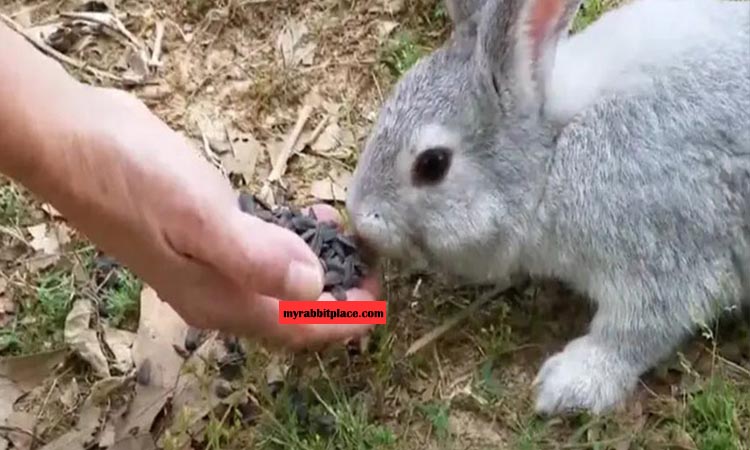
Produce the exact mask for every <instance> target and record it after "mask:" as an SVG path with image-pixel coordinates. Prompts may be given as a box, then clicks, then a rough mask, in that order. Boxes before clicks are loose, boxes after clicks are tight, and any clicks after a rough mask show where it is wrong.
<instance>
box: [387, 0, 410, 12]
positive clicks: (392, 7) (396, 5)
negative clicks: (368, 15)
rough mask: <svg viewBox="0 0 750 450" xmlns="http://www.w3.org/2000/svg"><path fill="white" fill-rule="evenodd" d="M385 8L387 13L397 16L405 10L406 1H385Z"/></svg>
mask: <svg viewBox="0 0 750 450" xmlns="http://www.w3.org/2000/svg"><path fill="white" fill-rule="evenodd" d="M383 3H384V4H383V6H384V8H385V11H386V12H387V13H389V14H397V13H400V12H401V11H403V10H404V6H405V1H404V0H384V1H383Z"/></svg>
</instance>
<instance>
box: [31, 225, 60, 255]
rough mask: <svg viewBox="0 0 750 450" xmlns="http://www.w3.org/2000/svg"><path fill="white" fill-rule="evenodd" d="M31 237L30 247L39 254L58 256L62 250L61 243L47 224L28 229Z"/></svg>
mask: <svg viewBox="0 0 750 450" xmlns="http://www.w3.org/2000/svg"><path fill="white" fill-rule="evenodd" d="M26 231H28V232H29V234H30V235H31V241H30V242H29V245H31V248H33V249H34V250H36V251H38V252H43V253H44V254H45V255H56V254H57V253H58V252H59V250H60V242H59V241H58V240H57V236H56V233H54V232H50V230H49V227H47V224H46V223H40V224H38V225H34V226H31V227H28V228H26Z"/></svg>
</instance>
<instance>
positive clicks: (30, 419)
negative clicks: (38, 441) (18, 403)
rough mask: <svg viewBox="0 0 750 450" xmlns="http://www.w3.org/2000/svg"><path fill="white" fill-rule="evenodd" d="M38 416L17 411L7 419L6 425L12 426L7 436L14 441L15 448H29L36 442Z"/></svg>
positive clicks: (26, 449) (17, 449)
mask: <svg viewBox="0 0 750 450" xmlns="http://www.w3.org/2000/svg"><path fill="white" fill-rule="evenodd" d="M36 421H37V420H36V417H35V416H34V415H32V414H29V413H26V412H22V411H16V412H14V413H13V414H11V415H10V416H8V418H7V419H6V420H5V426H7V427H9V428H12V429H13V431H8V434H7V438H8V439H10V442H12V443H13V448H14V450H29V449H30V448H31V446H32V444H33V442H34V438H33V436H34V434H33V431H34V426H35V425H36Z"/></svg>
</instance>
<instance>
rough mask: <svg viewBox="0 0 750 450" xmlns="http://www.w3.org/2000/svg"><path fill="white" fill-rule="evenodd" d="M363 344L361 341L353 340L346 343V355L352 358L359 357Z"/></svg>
mask: <svg viewBox="0 0 750 450" xmlns="http://www.w3.org/2000/svg"><path fill="white" fill-rule="evenodd" d="M361 347H362V343H361V341H359V340H354V339H353V340H351V341H349V342H347V343H346V353H347V354H348V355H349V356H350V357H354V356H359V355H360V354H362V348H361Z"/></svg>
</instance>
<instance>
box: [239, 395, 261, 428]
mask: <svg viewBox="0 0 750 450" xmlns="http://www.w3.org/2000/svg"><path fill="white" fill-rule="evenodd" d="M237 409H238V410H239V411H240V414H241V415H242V423H243V424H244V425H251V424H253V423H255V421H256V419H257V418H258V413H259V412H260V411H259V409H258V406H257V405H255V404H254V403H253V402H251V401H247V402H244V403H240V404H239V405H238V406H237Z"/></svg>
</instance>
